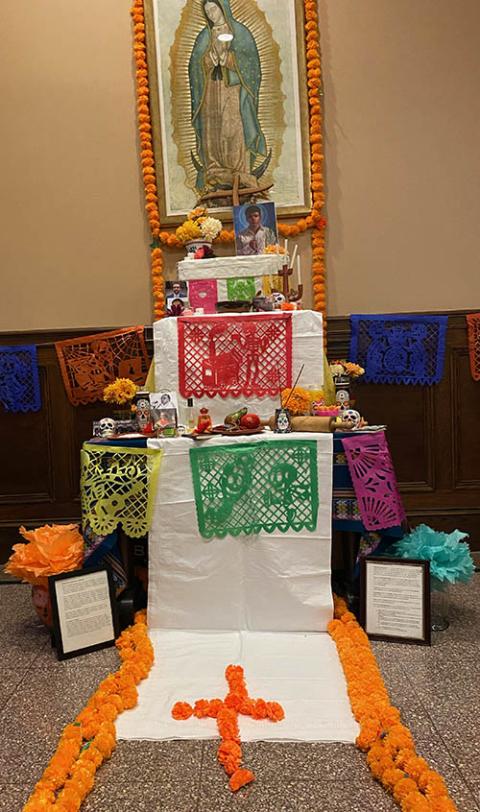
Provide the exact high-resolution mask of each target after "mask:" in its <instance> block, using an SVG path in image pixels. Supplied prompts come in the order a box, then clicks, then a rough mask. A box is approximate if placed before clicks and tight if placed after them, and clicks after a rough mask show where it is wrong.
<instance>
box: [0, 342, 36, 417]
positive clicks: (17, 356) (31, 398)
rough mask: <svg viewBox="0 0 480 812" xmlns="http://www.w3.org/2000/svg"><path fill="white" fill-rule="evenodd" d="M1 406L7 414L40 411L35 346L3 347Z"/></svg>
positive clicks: (0, 355)
mask: <svg viewBox="0 0 480 812" xmlns="http://www.w3.org/2000/svg"><path fill="white" fill-rule="evenodd" d="M0 403H1V404H2V406H3V407H4V408H5V410H6V411H7V412H30V411H31V412H36V411H38V409H40V408H41V405H42V401H41V398H40V381H39V377H38V366H37V348H36V347H35V345H34V344H32V345H28V344H27V345H16V346H13V347H5V346H3V347H1V346H0Z"/></svg>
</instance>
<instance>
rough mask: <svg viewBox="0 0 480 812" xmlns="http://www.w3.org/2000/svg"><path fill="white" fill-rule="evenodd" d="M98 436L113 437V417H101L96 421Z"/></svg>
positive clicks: (114, 432) (114, 428)
mask: <svg viewBox="0 0 480 812" xmlns="http://www.w3.org/2000/svg"><path fill="white" fill-rule="evenodd" d="M98 425H99V428H100V437H113V436H114V434H116V427H115V420H114V419H113V417H102V419H101V420H99V421H98Z"/></svg>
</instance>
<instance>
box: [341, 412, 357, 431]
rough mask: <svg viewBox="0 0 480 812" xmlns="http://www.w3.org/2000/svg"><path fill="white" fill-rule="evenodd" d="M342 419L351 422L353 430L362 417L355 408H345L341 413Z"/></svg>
mask: <svg viewBox="0 0 480 812" xmlns="http://www.w3.org/2000/svg"><path fill="white" fill-rule="evenodd" d="M342 419H343V420H347V421H348V422H349V423H351V424H352V430H353V429H358V427H359V425H360V421H361V419H362V418H361V415H360V412H357V411H356V410H355V409H345V411H344V412H343V413H342Z"/></svg>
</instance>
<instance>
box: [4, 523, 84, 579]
mask: <svg viewBox="0 0 480 812" xmlns="http://www.w3.org/2000/svg"><path fill="white" fill-rule="evenodd" d="M19 532H20V533H21V534H22V536H23V537H24V538H25V539H26V540H27V542H28V543H27V544H14V545H13V553H12V555H11V556H10V558H9V560H8V563H7V565H6V567H5V571H6V572H8V573H10V575H14V576H15V577H17V578H21V580H22V581H26V582H27V583H29V584H36V585H44V586H45V585H46V579H47V577H48V576H49V575H55V574H56V573H60V572H69V571H70V570H75V569H79V568H80V567H81V566H82V563H83V538H82V535H81V533H80V532H79V530H78V525H77V524H55V525H48V524H46V525H44V526H43V527H37V528H36V529H35V530H25V528H24V527H20V531H19Z"/></svg>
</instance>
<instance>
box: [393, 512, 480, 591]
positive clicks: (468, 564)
mask: <svg viewBox="0 0 480 812" xmlns="http://www.w3.org/2000/svg"><path fill="white" fill-rule="evenodd" d="M466 538H468V534H467V533H462V532H461V531H460V530H454V531H453V533H443V532H441V531H437V530H433V529H432V528H431V527H428V526H427V525H426V524H419V525H418V527H416V528H415V530H413V531H412V533H410V534H409V535H408V536H405V537H404V538H403V539H401V541H398V542H397V543H396V544H395V545H394V546H393V549H392V552H393V554H394V555H395V556H396V557H397V558H420V559H422V560H424V561H429V562H430V577H431V579H432V581H437V582H438V581H440V582H441V583H443V584H446V583H450V584H456V583H458V582H462V583H467V581H469V580H470V578H471V577H472V575H473V573H474V571H475V567H474V564H473V559H472V556H471V553H470V547H469V546H468V544H467V543H466V542H465V541H463V539H466ZM438 586H440V584H438Z"/></svg>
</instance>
